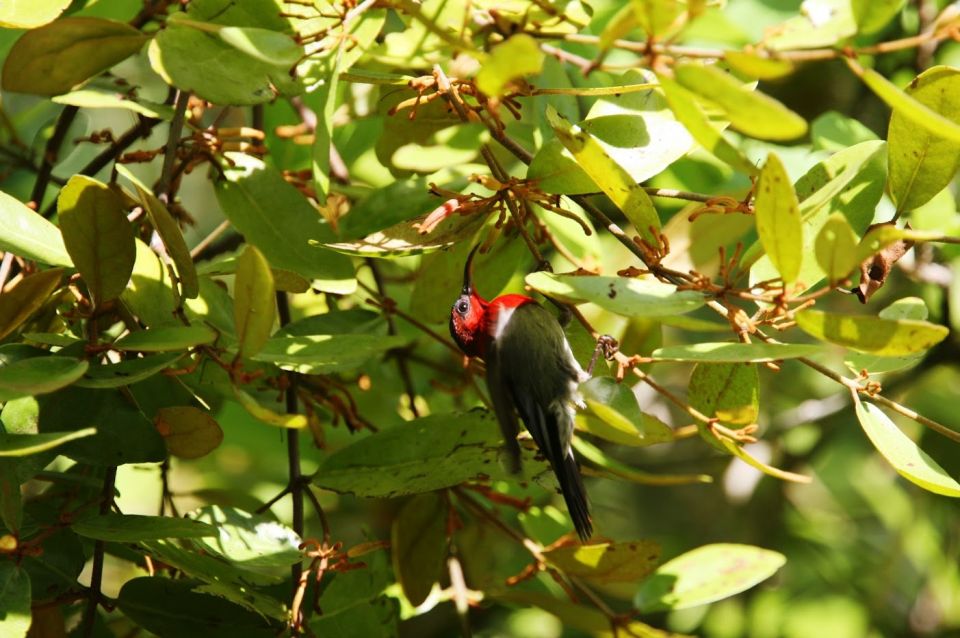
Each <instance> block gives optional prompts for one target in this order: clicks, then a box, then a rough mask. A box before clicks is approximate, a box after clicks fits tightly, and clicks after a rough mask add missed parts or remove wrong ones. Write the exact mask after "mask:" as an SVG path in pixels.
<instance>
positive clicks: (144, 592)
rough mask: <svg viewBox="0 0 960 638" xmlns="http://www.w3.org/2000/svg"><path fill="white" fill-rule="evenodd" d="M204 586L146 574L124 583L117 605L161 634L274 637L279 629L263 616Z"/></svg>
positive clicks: (212, 637)
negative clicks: (206, 589)
mask: <svg viewBox="0 0 960 638" xmlns="http://www.w3.org/2000/svg"><path fill="white" fill-rule="evenodd" d="M201 589H202V584H201V583H200V582H198V581H195V580H188V579H183V580H171V579H169V578H164V577H160V576H143V577H140V578H134V579H133V580H128V581H127V582H126V583H124V585H123V588H122V589H121V590H120V596H119V598H118V599H117V606H118V607H119V608H120V611H121V612H123V614H124V615H125V616H126V617H127V618H130V619H131V620H133V621H134V622H135V623H137V625H139V626H140V627H143V628H144V629H146V630H147V631H149V632H151V633H153V634H156V635H158V636H178V637H181V638H238V636H243V637H244V638H271V637H272V636H274V635H276V633H277V632H278V631H279V629H278V627H277V626H274V625H271V624H269V623H268V622H267V621H266V620H265V619H264V618H263V617H261V616H260V615H258V614H256V613H254V612H252V611H249V610H246V609H244V608H243V607H240V606H238V605H235V604H233V603H231V602H228V601H226V600H224V599H223V598H221V597H218V596H216V595H211V594H206V593H201V591H200V590H201Z"/></svg>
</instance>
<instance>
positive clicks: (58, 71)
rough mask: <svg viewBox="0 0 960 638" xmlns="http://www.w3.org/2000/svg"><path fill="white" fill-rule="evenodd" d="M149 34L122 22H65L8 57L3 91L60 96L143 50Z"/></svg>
mask: <svg viewBox="0 0 960 638" xmlns="http://www.w3.org/2000/svg"><path fill="white" fill-rule="evenodd" d="M148 39H149V38H148V36H146V35H144V34H142V33H140V31H139V30H137V29H136V28H134V27H131V26H130V25H128V24H124V23H122V22H114V21H113V20H104V19H102V18H73V17H71V18H61V19H59V20H57V21H56V22H52V23H50V24H48V25H46V26H43V27H40V28H39V29H34V30H32V31H28V32H27V33H25V34H23V36H21V37H20V39H19V40H17V42H16V43H15V44H14V46H13V48H12V49H11V50H10V53H9V54H7V59H6V62H5V63H4V65H3V88H4V90H6V91H14V92H17V93H34V94H37V95H59V94H60V93H66V92H67V91H69V90H70V89H72V88H73V87H75V86H76V85H78V84H80V83H82V82H84V81H86V80H88V79H90V78H91V77H93V76H95V75H98V74H100V73H101V72H103V71H106V70H107V69H109V68H110V67H112V66H113V65H114V64H117V63H118V62H121V61H122V60H124V59H126V58H128V57H130V56H131V55H133V54H134V53H136V52H137V51H139V50H140V48H141V47H142V46H143V45H144V43H145V42H146V41H147V40H148Z"/></svg>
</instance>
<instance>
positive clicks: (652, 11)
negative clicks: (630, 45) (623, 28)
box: [630, 0, 695, 39]
mask: <svg viewBox="0 0 960 638" xmlns="http://www.w3.org/2000/svg"><path fill="white" fill-rule="evenodd" d="M630 4H631V5H632V6H633V11H634V14H635V15H636V17H637V23H638V24H639V25H640V28H642V29H643V30H644V32H645V33H646V34H647V35H648V36H650V37H652V38H657V39H660V38H662V37H664V36H667V35H669V34H671V33H674V32H675V31H677V29H678V28H679V27H680V26H682V25H683V21H681V20H680V17H681V16H682V15H683V14H684V13H685V12H686V11H687V7H688V5H689V6H690V7H693V5H694V4H695V3H693V2H690V3H688V2H686V1H683V0H631V2H630Z"/></svg>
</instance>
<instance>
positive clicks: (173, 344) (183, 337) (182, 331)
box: [110, 326, 217, 352]
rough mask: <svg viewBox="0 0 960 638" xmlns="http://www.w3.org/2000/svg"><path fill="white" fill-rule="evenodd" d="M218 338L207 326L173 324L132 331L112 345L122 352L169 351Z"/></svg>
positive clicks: (186, 348) (184, 348)
mask: <svg viewBox="0 0 960 638" xmlns="http://www.w3.org/2000/svg"><path fill="white" fill-rule="evenodd" d="M216 339H217V333H216V332H214V331H213V330H211V329H210V328H207V327H206V326H171V327H169V328H166V327H164V328H150V329H148V330H137V331H136V332H131V333H130V334H128V335H127V336H125V337H124V338H122V339H120V340H119V341H116V342H114V343H112V344H111V346H110V347H112V348H113V349H115V350H120V351H121V352H168V351H173V350H188V349H189V348H193V347H195V346H199V345H206V344H210V343H213V342H214V341H216Z"/></svg>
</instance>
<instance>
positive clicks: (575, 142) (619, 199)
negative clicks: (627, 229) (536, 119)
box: [546, 106, 660, 245]
mask: <svg viewBox="0 0 960 638" xmlns="http://www.w3.org/2000/svg"><path fill="white" fill-rule="evenodd" d="M546 113H547V120H548V121H549V122H550V126H551V127H552V128H553V131H554V133H556V135H557V139H559V140H560V142H561V143H562V144H563V145H564V147H565V148H566V149H567V150H568V151H570V153H572V154H573V157H574V159H576V161H577V164H579V165H580V168H582V169H583V170H584V172H586V173H587V175H589V176H590V179H592V180H593V181H594V182H596V184H597V186H599V187H600V190H602V191H603V192H604V193H605V194H606V195H607V197H609V198H610V200H611V201H612V202H613V203H614V204H615V205H616V206H617V208H619V209H620V210H621V211H622V212H623V214H624V215H626V217H627V219H628V220H630V223H632V224H633V227H634V228H635V229H636V230H637V232H638V233H639V234H640V236H641V237H643V238H644V239H646V240H648V241H650V242H653V243H654V245H656V242H657V237H656V235H655V232H656V231H658V230H659V229H660V218H659V217H658V216H657V210H656V208H654V206H653V202H652V201H650V196H649V195H647V193H646V191H645V190H643V187H642V186H640V185H639V184H637V183H636V182H634V181H633V178H632V177H630V174H629V173H627V172H626V171H625V170H623V168H622V167H621V166H620V165H619V164H617V162H616V161H614V160H613V159H612V158H611V157H610V156H609V155H608V154H607V153H606V151H605V150H604V149H603V147H602V146H601V145H600V143H599V142H597V140H595V139H594V138H593V136H592V135H590V134H589V133H587V132H586V131H584V130H583V129H581V128H580V127H579V126H577V125H576V124H571V123H570V122H568V121H567V120H565V119H564V118H563V117H561V116H560V114H559V113H557V111H556V110H555V109H554V108H553V107H551V106H547V111H546Z"/></svg>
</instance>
